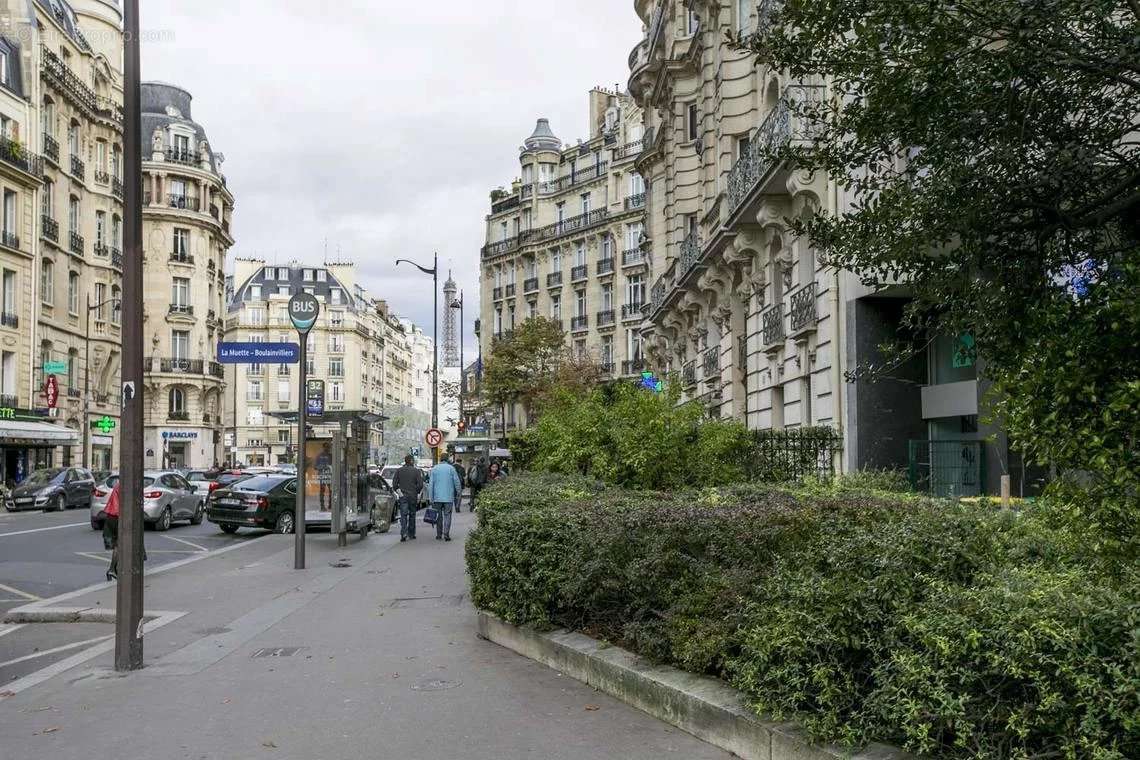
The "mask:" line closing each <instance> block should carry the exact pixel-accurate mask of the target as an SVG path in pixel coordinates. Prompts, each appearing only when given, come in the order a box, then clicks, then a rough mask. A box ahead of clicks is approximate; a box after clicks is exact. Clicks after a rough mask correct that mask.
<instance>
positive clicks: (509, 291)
mask: <svg viewBox="0 0 1140 760" xmlns="http://www.w3.org/2000/svg"><path fill="white" fill-rule="evenodd" d="M504 292H505V294H506V297H507V298H514V296H515V284H514V283H513V282H512V283H511V284H510V285H507V286H506V287H505V288H504Z"/></svg>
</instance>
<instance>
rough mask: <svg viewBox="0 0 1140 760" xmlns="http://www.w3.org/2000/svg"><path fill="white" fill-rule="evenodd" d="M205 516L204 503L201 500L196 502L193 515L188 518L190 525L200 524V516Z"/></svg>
mask: <svg viewBox="0 0 1140 760" xmlns="http://www.w3.org/2000/svg"><path fill="white" fill-rule="evenodd" d="M205 516H206V505H205V504H204V503H203V502H198V506H197V507H195V508H194V515H193V516H192V517H191V518H190V524H191V525H201V524H202V518H203V517H205Z"/></svg>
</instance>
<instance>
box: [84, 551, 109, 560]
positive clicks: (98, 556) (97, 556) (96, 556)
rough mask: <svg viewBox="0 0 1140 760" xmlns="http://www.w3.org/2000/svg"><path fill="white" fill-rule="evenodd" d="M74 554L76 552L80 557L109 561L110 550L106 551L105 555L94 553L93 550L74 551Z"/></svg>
mask: <svg viewBox="0 0 1140 760" xmlns="http://www.w3.org/2000/svg"><path fill="white" fill-rule="evenodd" d="M76 554H78V555H79V556H80V557H87V558H88V559H93V560H95V561H97V562H110V561H111V552H107V553H106V554H105V555H103V554H96V553H95V552H76Z"/></svg>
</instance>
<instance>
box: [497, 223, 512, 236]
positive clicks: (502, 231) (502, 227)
mask: <svg viewBox="0 0 1140 760" xmlns="http://www.w3.org/2000/svg"><path fill="white" fill-rule="evenodd" d="M509 237H510V231H509V230H508V228H507V223H506V222H499V240H506V239H507V238H509Z"/></svg>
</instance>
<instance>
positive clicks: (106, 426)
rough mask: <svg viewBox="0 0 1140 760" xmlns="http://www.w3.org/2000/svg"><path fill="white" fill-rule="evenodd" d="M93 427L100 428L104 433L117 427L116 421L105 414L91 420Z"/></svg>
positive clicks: (94, 428) (108, 432) (106, 433)
mask: <svg viewBox="0 0 1140 760" xmlns="http://www.w3.org/2000/svg"><path fill="white" fill-rule="evenodd" d="M91 429H92V430H98V431H99V432H100V433H102V434H103V435H108V434H110V432H111V431H112V430H114V429H115V421H114V420H113V419H111V418H110V417H108V416H107V415H105V414H104V415H103V416H102V417H100V418H99V419H97V420H93V421H92V422H91Z"/></svg>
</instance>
